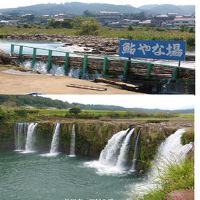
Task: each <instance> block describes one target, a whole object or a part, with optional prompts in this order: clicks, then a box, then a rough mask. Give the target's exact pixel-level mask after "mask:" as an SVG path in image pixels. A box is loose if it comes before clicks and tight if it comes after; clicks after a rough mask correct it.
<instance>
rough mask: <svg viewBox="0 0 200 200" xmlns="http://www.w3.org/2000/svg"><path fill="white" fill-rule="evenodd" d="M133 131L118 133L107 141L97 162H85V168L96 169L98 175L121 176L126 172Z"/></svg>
mask: <svg viewBox="0 0 200 200" xmlns="http://www.w3.org/2000/svg"><path fill="white" fill-rule="evenodd" d="M133 131H134V129H130V128H129V129H127V130H123V131H120V132H118V133H116V134H115V135H113V136H112V138H111V139H110V140H108V143H107V145H106V146H105V148H104V149H103V150H102V151H101V154H100V157H99V160H98V161H91V162H86V163H85V166H86V167H90V168H95V169H97V173H98V174H100V175H110V174H123V173H125V172H127V171H126V167H127V166H126V165H125V163H126V162H127V159H128V151H129V147H130V146H129V145H130V139H131V135H132V133H133Z"/></svg>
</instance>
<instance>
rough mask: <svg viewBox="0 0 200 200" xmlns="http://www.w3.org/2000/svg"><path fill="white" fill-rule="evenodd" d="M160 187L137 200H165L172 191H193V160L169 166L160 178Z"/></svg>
mask: <svg viewBox="0 0 200 200" xmlns="http://www.w3.org/2000/svg"><path fill="white" fill-rule="evenodd" d="M160 186H161V188H158V189H155V190H153V191H150V192H149V193H148V194H146V195H144V196H143V197H141V198H138V200H158V199H159V200H165V198H166V195H167V194H168V193H170V192H172V191H175V190H187V189H194V160H192V159H186V160H184V161H183V162H182V163H180V164H173V165H170V166H169V167H168V169H167V171H166V173H164V174H163V175H161V176H160Z"/></svg>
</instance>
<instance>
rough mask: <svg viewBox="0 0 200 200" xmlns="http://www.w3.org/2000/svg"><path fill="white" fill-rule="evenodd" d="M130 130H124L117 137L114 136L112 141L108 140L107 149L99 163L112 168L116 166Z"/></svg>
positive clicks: (104, 150)
mask: <svg viewBox="0 0 200 200" xmlns="http://www.w3.org/2000/svg"><path fill="white" fill-rule="evenodd" d="M127 131H128V130H123V131H120V132H118V133H116V134H115V135H113V136H112V138H111V139H110V140H108V143H107V145H106V146H105V148H104V149H103V150H102V152H101V154H100V157H99V162H101V163H103V164H107V165H111V166H115V165H116V162H117V159H118V156H119V152H120V149H121V146H122V143H123V141H124V139H125V136H126V134H127Z"/></svg>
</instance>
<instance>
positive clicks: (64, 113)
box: [14, 109, 194, 120]
mask: <svg viewBox="0 0 200 200" xmlns="http://www.w3.org/2000/svg"><path fill="white" fill-rule="evenodd" d="M14 112H15V113H17V115H18V116H19V117H20V118H21V117H22V118H23V117H26V118H27V119H35V120H43V119H48V118H63V119H67V118H76V119H136V120H137V119H139V120H194V115H193V114H176V113H142V112H127V111H108V110H82V111H81V113H79V114H71V113H69V111H68V110H57V109H55V110H54V109H53V110H51V109H37V110H34V109H31V110H27V111H25V112H24V113H26V114H25V115H23V109H22V112H21V113H22V116H20V115H21V113H20V111H19V112H18V110H17V111H14Z"/></svg>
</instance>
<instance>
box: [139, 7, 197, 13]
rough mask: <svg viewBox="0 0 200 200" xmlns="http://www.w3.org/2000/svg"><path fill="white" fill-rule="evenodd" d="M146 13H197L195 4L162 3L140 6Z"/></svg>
mask: <svg viewBox="0 0 200 200" xmlns="http://www.w3.org/2000/svg"><path fill="white" fill-rule="evenodd" d="M139 9H141V10H143V11H144V12H145V13H146V14H161V13H177V14H179V15H191V14H194V13H195V6H193V5H187V6H184V5H183V6H176V5H171V4H162V5H157V4H153V5H145V6H141V7H139Z"/></svg>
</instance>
